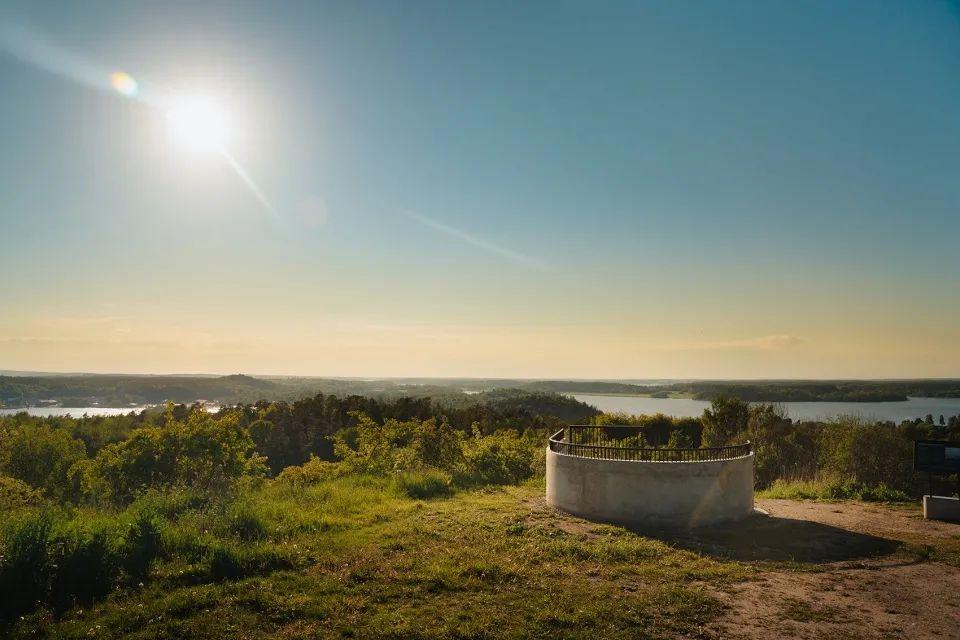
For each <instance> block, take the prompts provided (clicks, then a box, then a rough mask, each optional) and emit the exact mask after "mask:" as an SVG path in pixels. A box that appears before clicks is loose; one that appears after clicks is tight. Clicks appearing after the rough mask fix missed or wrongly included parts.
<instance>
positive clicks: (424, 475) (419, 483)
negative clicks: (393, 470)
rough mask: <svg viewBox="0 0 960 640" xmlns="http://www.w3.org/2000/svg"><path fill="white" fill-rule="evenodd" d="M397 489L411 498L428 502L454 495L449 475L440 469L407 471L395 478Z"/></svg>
mask: <svg viewBox="0 0 960 640" xmlns="http://www.w3.org/2000/svg"><path fill="white" fill-rule="evenodd" d="M394 483H395V484H396V487H397V488H398V489H399V490H400V491H401V492H402V493H404V494H406V495H408V496H410V497H411V498H418V499H422V500H428V499H430V498H439V497H443V496H448V495H450V494H451V493H452V488H451V486H450V485H451V477H450V474H449V473H445V472H443V471H440V470H439V469H424V470H420V471H406V472H403V473H400V474H397V475H396V476H395V477H394Z"/></svg>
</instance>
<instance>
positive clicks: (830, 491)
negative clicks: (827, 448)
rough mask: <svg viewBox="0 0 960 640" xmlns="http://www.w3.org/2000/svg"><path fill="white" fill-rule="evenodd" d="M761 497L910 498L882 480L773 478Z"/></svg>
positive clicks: (793, 498) (761, 493)
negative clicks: (877, 482)
mask: <svg viewBox="0 0 960 640" xmlns="http://www.w3.org/2000/svg"><path fill="white" fill-rule="evenodd" d="M760 496H761V497H763V498H781V499H787V500H861V501H863V502H904V501H908V500H909V499H910V498H909V496H908V495H907V494H905V493H904V492H903V491H899V490H897V489H893V488H891V487H889V486H887V485H886V484H884V483H882V482H881V483H880V484H877V485H865V484H862V483H859V482H856V481H854V480H831V481H825V480H819V481H794V482H788V481H786V480H776V481H775V482H773V484H772V485H771V486H770V487H769V488H768V489H766V490H764V491H761V492H760Z"/></svg>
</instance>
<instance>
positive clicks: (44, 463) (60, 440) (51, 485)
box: [0, 422, 87, 497]
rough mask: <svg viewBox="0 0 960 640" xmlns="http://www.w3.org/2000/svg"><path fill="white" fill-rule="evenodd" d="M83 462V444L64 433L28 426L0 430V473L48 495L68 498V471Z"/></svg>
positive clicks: (84, 452) (84, 458)
mask: <svg viewBox="0 0 960 640" xmlns="http://www.w3.org/2000/svg"><path fill="white" fill-rule="evenodd" d="M86 458H87V454H86V448H85V447H84V444H83V442H81V441H80V440H77V439H76V438H74V437H72V436H71V435H70V433H69V432H68V431H67V430H65V429H55V428H52V427H50V426H47V425H43V424H34V423H31V422H26V423H18V424H15V425H14V426H13V427H12V428H4V429H0V473H3V474H4V475H7V476H11V477H14V478H17V479H18V480H22V481H23V482H25V483H27V484H28V485H30V486H31V487H34V488H37V489H44V490H45V491H46V493H47V494H48V495H51V496H60V497H70V495H71V493H72V491H71V489H72V484H71V483H70V482H69V477H68V474H69V471H70V468H71V467H72V466H73V465H74V464H75V463H77V462H80V461H81V460H86Z"/></svg>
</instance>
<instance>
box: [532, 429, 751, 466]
mask: <svg viewBox="0 0 960 640" xmlns="http://www.w3.org/2000/svg"><path fill="white" fill-rule="evenodd" d="M611 430H613V431H614V432H615V431H616V430H620V431H621V433H620V434H617V435H619V436H620V437H619V438H616V437H614V438H611V437H609V435H608V434H609V432H610V431H611ZM639 433H642V427H639V426H637V425H603V426H594V425H571V426H569V427H566V428H564V429H561V430H560V431H557V432H556V433H555V434H553V435H552V436H550V441H549V446H550V450H551V451H554V452H556V453H560V454H563V455H569V456H577V457H580V458H597V459H601V460H627V461H636V462H710V461H714V460H730V459H733V458H742V457H743V456H748V455H750V454H751V453H752V452H753V444H752V443H751V442H750V441H749V440H748V441H747V442H744V443H742V444H734V445H727V446H723V447H702V448H696V449H693V448H691V449H656V448H650V447H633V446H628V445H623V444H620V443H622V442H623V441H624V440H625V439H626V438H629V437H631V436H633V435H637V434H639Z"/></svg>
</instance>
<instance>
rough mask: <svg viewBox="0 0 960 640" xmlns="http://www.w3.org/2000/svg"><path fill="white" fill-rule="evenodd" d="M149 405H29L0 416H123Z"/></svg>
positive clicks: (0, 412) (215, 408) (214, 408)
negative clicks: (18, 414)
mask: <svg viewBox="0 0 960 640" xmlns="http://www.w3.org/2000/svg"><path fill="white" fill-rule="evenodd" d="M150 408H151V407H150V406H149V405H144V406H137V407H28V408H25V409H0V416H11V415H14V414H17V413H20V412H23V411H26V412H27V413H29V414H30V415H31V416H39V417H42V418H46V417H49V416H73V417H75V418H79V417H80V416H82V415H84V414H86V415H88V416H122V415H126V414H128V413H130V412H131V411H136V412H137V413H140V412H141V411H143V410H144V409H150ZM204 408H205V409H206V410H207V411H209V412H210V413H216V412H217V411H220V407H218V406H216V405H210V406H208V407H204Z"/></svg>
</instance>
